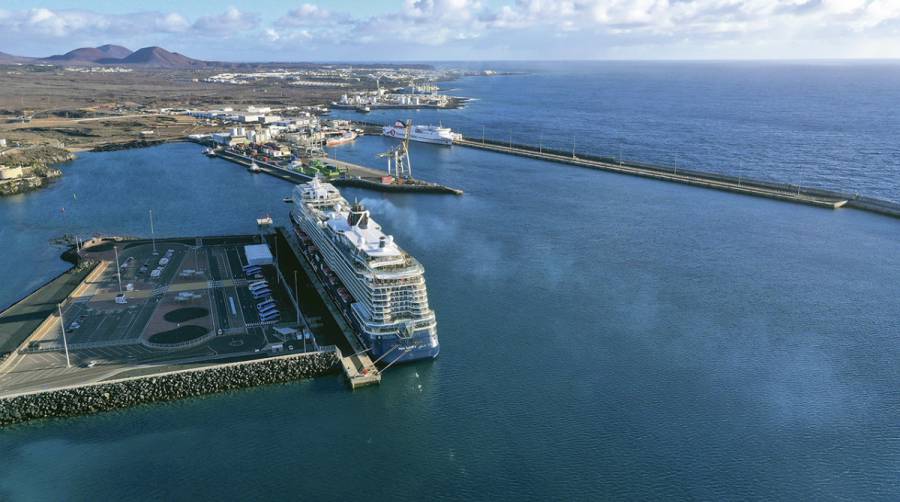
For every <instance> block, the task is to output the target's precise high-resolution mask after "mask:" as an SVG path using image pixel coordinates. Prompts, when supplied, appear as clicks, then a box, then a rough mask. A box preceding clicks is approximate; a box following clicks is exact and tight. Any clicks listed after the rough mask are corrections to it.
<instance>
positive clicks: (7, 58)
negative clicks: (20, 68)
mask: <svg viewBox="0 0 900 502" xmlns="http://www.w3.org/2000/svg"><path fill="white" fill-rule="evenodd" d="M29 61H32V58H26V57H22V56H13V55H12V54H7V53H5V52H0V64H13V63H27V62H29Z"/></svg>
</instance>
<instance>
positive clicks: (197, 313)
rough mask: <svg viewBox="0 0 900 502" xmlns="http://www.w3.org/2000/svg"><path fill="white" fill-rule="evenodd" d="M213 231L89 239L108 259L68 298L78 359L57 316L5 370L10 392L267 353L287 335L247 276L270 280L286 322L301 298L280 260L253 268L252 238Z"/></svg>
mask: <svg viewBox="0 0 900 502" xmlns="http://www.w3.org/2000/svg"><path fill="white" fill-rule="evenodd" d="M211 241H212V242H204V241H202V240H199V239H197V240H195V239H178V240H161V241H157V242H156V243H155V246H154V243H152V242H147V241H140V242H120V243H118V244H116V245H115V247H113V246H112V245H107V244H102V245H100V246H96V247H95V248H88V249H87V250H86V251H85V255H86V256H89V257H92V258H97V259H100V260H103V261H104V262H107V263H106V264H105V269H103V270H102V273H99V274H97V275H96V276H95V277H93V278H92V279H91V280H90V281H87V282H86V283H83V284H82V285H81V286H80V287H79V288H77V289H76V291H75V293H73V295H72V297H71V298H70V299H69V301H67V302H66V303H65V304H64V307H63V319H64V326H65V328H66V330H65V332H66V341H67V343H68V348H69V359H70V363H71V366H70V367H67V366H66V359H65V353H64V350H63V344H62V343H61V342H62V336H61V333H60V326H59V323H58V322H54V323H52V325H47V326H46V328H45V330H44V331H43V332H41V333H35V336H34V337H32V340H31V341H30V343H29V344H28V348H27V350H26V351H25V352H24V353H20V354H18V355H17V360H16V361H14V364H8V365H7V367H6V368H5V369H4V373H3V374H0V394H5V393H12V392H22V391H26V390H34V389H39V388H45V387H46V386H58V385H72V384H75V383H84V382H85V381H97V380H102V379H108V378H112V377H113V376H114V375H117V374H120V373H122V372H123V371H125V370H132V369H134V368H138V367H153V366H157V365H165V366H171V365H177V364H194V363H196V362H197V361H200V360H203V359H209V358H217V357H227V356H235V357H239V356H245V355H246V356H254V355H257V356H258V355H259V354H260V353H261V352H266V351H267V350H268V348H269V346H270V344H278V343H280V342H282V341H283V337H282V336H281V335H279V334H277V333H276V331H275V330H274V328H275V327H276V324H265V323H261V322H260V316H259V313H258V311H257V304H258V303H260V302H261V301H262V299H258V298H254V297H253V295H252V294H251V291H250V290H249V289H248V286H247V285H248V282H250V281H258V280H265V281H267V282H268V284H269V286H268V287H269V288H270V289H271V290H272V299H273V300H274V301H275V303H276V305H277V310H278V311H279V313H280V319H279V320H278V322H277V326H281V327H288V326H290V327H294V326H296V322H297V319H296V313H295V308H294V306H293V303H292V302H291V299H290V296H289V293H288V291H287V290H286V289H285V287H286V286H285V285H282V284H279V281H278V280H277V274H276V273H275V269H274V267H272V266H265V267H262V270H261V271H260V272H259V274H256V275H254V276H252V277H246V276H245V274H244V271H243V267H244V265H246V258H245V256H244V253H243V246H244V244H246V243H248V242H249V240H247V239H245V240H243V241H241V240H238V241H234V242H229V241H227V240H223V239H215V240H211ZM116 252H118V263H119V266H118V267H117V266H116ZM123 297H124V299H123ZM308 348H309V349H312V344H310V346H309V347H308Z"/></svg>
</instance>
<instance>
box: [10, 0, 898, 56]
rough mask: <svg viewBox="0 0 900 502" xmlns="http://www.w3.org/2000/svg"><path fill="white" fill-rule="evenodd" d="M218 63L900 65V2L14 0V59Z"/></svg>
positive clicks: (680, 0) (11, 42) (716, 0)
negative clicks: (96, 50)
mask: <svg viewBox="0 0 900 502" xmlns="http://www.w3.org/2000/svg"><path fill="white" fill-rule="evenodd" d="M107 43H113V44H119V45H124V46H126V47H129V48H130V49H137V48H140V47H146V46H151V45H156V46H161V47H165V48H166V49H169V50H173V51H177V52H181V53H183V54H185V55H187V56H190V57H195V58H200V59H207V60H218V61H409V60H418V61H441V60H451V61H460V60H475V61H484V60H604V59H638V60H654V59H807V58H817V59H842V58H878V59H887V58H900V0H559V1H550V0H370V1H364V0H348V1H336V0H321V1H315V0H309V1H306V2H304V1H300V2H293V1H283V0H232V1H228V0H224V1H209V0H177V1H176V0H154V1H152V2H148V1H146V0H145V1H137V0H118V1H116V2H111V1H109V0H77V1H72V0H69V1H62V0H45V1H25V0H0V51H2V52H6V53H10V54H15V55H21V56H48V55H51V54H59V53H64V52H66V51H69V50H71V49H74V48H76V47H86V46H97V45H102V44H107Z"/></svg>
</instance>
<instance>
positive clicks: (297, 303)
mask: <svg viewBox="0 0 900 502" xmlns="http://www.w3.org/2000/svg"><path fill="white" fill-rule="evenodd" d="M294 307H295V308H296V309H297V324H298V325H299V324H300V290H299V289H298V288H297V269H294Z"/></svg>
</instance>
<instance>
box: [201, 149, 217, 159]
mask: <svg viewBox="0 0 900 502" xmlns="http://www.w3.org/2000/svg"><path fill="white" fill-rule="evenodd" d="M203 155H206V156H207V157H215V156H216V151H215V149H213V148H207V149H205V150H203Z"/></svg>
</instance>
